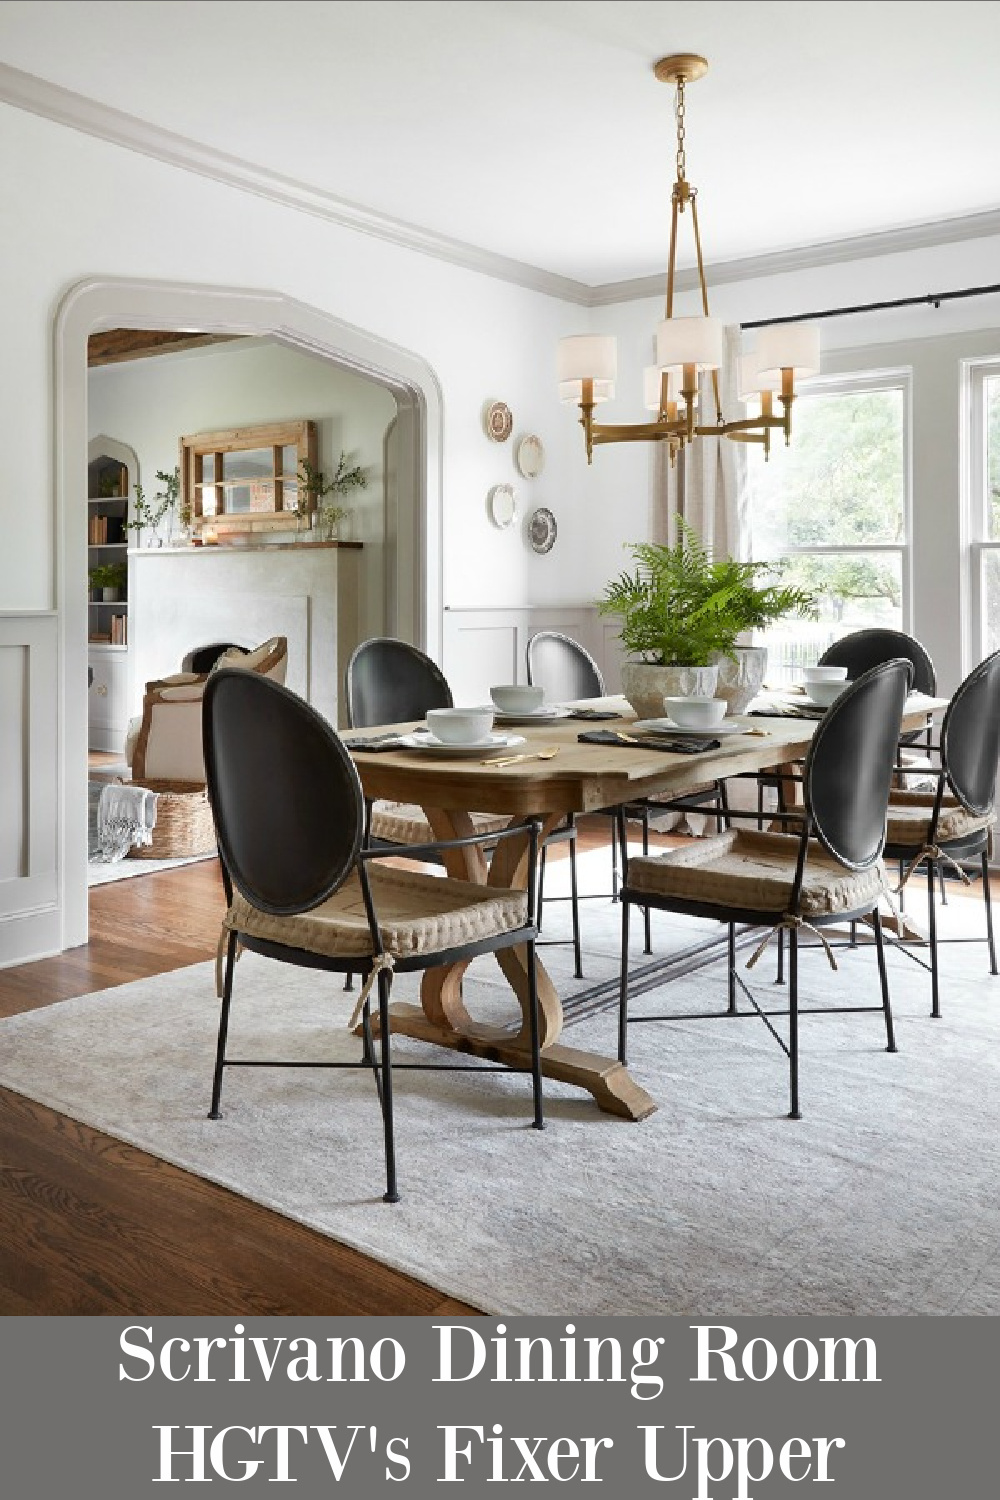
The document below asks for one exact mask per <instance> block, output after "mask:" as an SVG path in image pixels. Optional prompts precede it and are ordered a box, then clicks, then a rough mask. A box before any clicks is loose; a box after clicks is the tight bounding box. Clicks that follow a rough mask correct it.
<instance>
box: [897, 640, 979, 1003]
mask: <svg viewBox="0 0 1000 1500" xmlns="http://www.w3.org/2000/svg"><path fill="white" fill-rule="evenodd" d="M932 749H936V750H937V752H938V754H939V755H940V767H939V769H938V770H937V772H936V783H937V784H936V786H935V787H934V789H933V790H932V791H909V790H905V789H902V790H896V791H894V792H893V793H892V796H891V797H890V799H889V822H888V833H887V837H886V851H885V852H886V858H887V859H895V860H898V861H899V872H900V883H901V886H902V884H903V883H904V882H905V881H906V880H908V879H909V877H910V876H911V875H912V874H913V873H914V872H915V871H916V870H917V869H918V868H919V866H920V865H921V864H925V865H926V866H927V925H928V943H929V948H930V963H929V964H928V965H927V966H926V967H927V968H928V969H929V970H930V975H931V1015H932V1016H934V1017H938V1016H940V1014H941V998H940V993H939V974H938V945H939V938H938V931H937V914H936V911H935V906H934V885H935V877H937V880H938V883H939V884H940V885H941V887H942V889H943V885H944V871H945V867H946V866H947V867H948V868H949V869H951V870H952V871H955V872H957V873H958V874H959V876H960V877H961V878H963V879H966V878H967V877H966V876H965V874H964V871H963V870H962V864H963V863H964V862H967V861H969V860H974V861H977V862H978V863H979V865H980V868H981V871H982V881H983V901H984V904H985V907H986V941H987V943H988V944H989V954H990V972H991V973H993V974H995V973H996V972H997V958H996V947H995V944H994V940H993V912H992V908H991V905H990V871H989V841H990V830H991V828H992V826H993V822H994V803H995V800H996V782H997V759H998V756H1000V652H994V654H993V655H992V656H989V657H987V658H986V660H985V661H983V662H981V663H980V664H979V666H978V667H976V668H975V669H974V671H972V672H970V673H969V675H968V677H966V679H965V681H964V682H963V683H962V684H961V686H960V687H959V688H958V689H957V690H956V692H955V694H954V696H953V697H952V699H951V701H950V702H949V704H948V707H947V709H946V711H945V715H944V719H943V720H942V723H941V738H940V743H939V745H938V746H937V747H932ZM950 941H961V939H953V940H950ZM902 951H903V952H904V953H908V954H909V956H910V957H911V958H917V955H916V954H915V953H914V952H913V951H912V949H911V948H910V946H909V945H908V944H907V945H904V947H903V950H902ZM917 962H922V961H921V960H920V959H919V958H917Z"/></svg>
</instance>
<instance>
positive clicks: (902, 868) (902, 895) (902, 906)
mask: <svg viewBox="0 0 1000 1500" xmlns="http://www.w3.org/2000/svg"><path fill="white" fill-rule="evenodd" d="M905 872H906V865H905V863H904V861H903V860H902V859H901V860H900V861H899V879H898V880H897V882H896V885H897V887H898V892H899V915H900V916H902V915H903V913H904V911H905V910H906V886H905V885H904V884H903V875H904V874H905Z"/></svg>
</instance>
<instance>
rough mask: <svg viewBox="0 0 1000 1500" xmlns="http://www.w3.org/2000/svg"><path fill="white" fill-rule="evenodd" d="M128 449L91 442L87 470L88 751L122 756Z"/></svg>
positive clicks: (130, 483)
mask: <svg viewBox="0 0 1000 1500" xmlns="http://www.w3.org/2000/svg"><path fill="white" fill-rule="evenodd" d="M138 477H139V470H138V464H137V463H136V460H135V455H134V453H133V452H132V450H131V449H130V448H126V447H124V445H122V444H120V443H117V442H113V441H111V440H109V439H106V438H105V439H101V438H97V439H94V440H93V441H92V442H91V444H90V455H89V462H88V465H87V575H88V576H87V582H88V594H87V601H88V602H87V637H88V662H89V665H90V672H89V674H88V676H89V681H90V689H89V701H90V713H89V722H90V733H89V743H90V748H91V749H92V750H112V751H118V750H123V748H124V744H125V734H126V729H127V725H128V692H129V670H128V668H129V650H128V648H129V608H130V606H129V568H128V551H129V548H128V538H129V530H128V519H129V503H130V498H131V496H132V495H133V494H134V492H135V483H136V480H137V479H138Z"/></svg>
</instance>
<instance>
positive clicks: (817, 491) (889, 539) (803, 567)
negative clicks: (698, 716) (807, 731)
mask: <svg viewBox="0 0 1000 1500" xmlns="http://www.w3.org/2000/svg"><path fill="white" fill-rule="evenodd" d="M908 421H909V384H908V381H907V379H906V377H905V376H903V375H902V374H883V375H879V376H871V377H859V376H852V377H849V378H844V379H838V380H836V381H824V382H822V383H819V382H816V383H814V384H813V386H812V387H811V388H810V389H809V391H808V392H806V393H804V394H803V395H801V396H799V397H798V398H797V399H796V401H795V405H794V407H793V408H792V441H791V446H790V447H788V448H786V447H784V445H782V446H780V447H778V446H774V447H772V449H771V455H770V458H769V459H768V460H767V461H766V462H765V459H764V456H763V453H762V451H761V450H760V449H759V448H751V449H750V452H749V458H748V488H749V495H750V526H751V536H752V539H753V555H754V557H757V558H766V559H767V560H769V561H772V560H774V561H776V560H778V559H782V560H783V561H784V563H785V574H784V577H785V580H786V581H787V582H789V583H795V584H799V585H801V586H803V587H805V588H810V589H813V590H815V591H816V592H817V593H818V594H819V595H820V600H819V618H818V619H816V620H798V619H793V620H784V621H781V622H779V623H778V624H777V625H774V626H772V627H771V628H770V629H769V630H768V631H767V632H765V633H764V635H763V637H762V639H761V640H760V642H759V643H760V644H761V645H766V646H767V647H768V680H769V681H770V682H771V683H774V684H778V683H779V682H782V681H787V680H789V679H790V678H791V677H792V676H793V675H794V673H795V671H796V669H797V668H799V667H804V666H810V665H814V664H815V663H816V661H818V659H819V657H820V656H821V655H822V653H823V652H824V651H825V650H826V648H827V647H828V646H830V645H831V644H832V643H833V642H834V641H835V640H837V639H838V638H839V637H840V636H842V635H847V634H849V633H850V632H851V631H854V630H862V629H865V628H866V627H869V626H876V625H880V626H888V627H890V628H891V629H895V630H906V629H908V628H909V615H910V610H909V546H908V541H909V511H910V500H909V496H910V484H909V440H908ZM998 542H1000V531H998ZM998 561H1000V559H998ZM998 577H1000V570H998ZM998 597H1000V596H998Z"/></svg>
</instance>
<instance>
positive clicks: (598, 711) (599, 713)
mask: <svg viewBox="0 0 1000 1500" xmlns="http://www.w3.org/2000/svg"><path fill="white" fill-rule="evenodd" d="M569 717H570V718H571V719H592V720H595V721H596V720H598V719H622V718H624V714H618V713H615V711H614V709H613V708H571V709H570V711H569Z"/></svg>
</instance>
